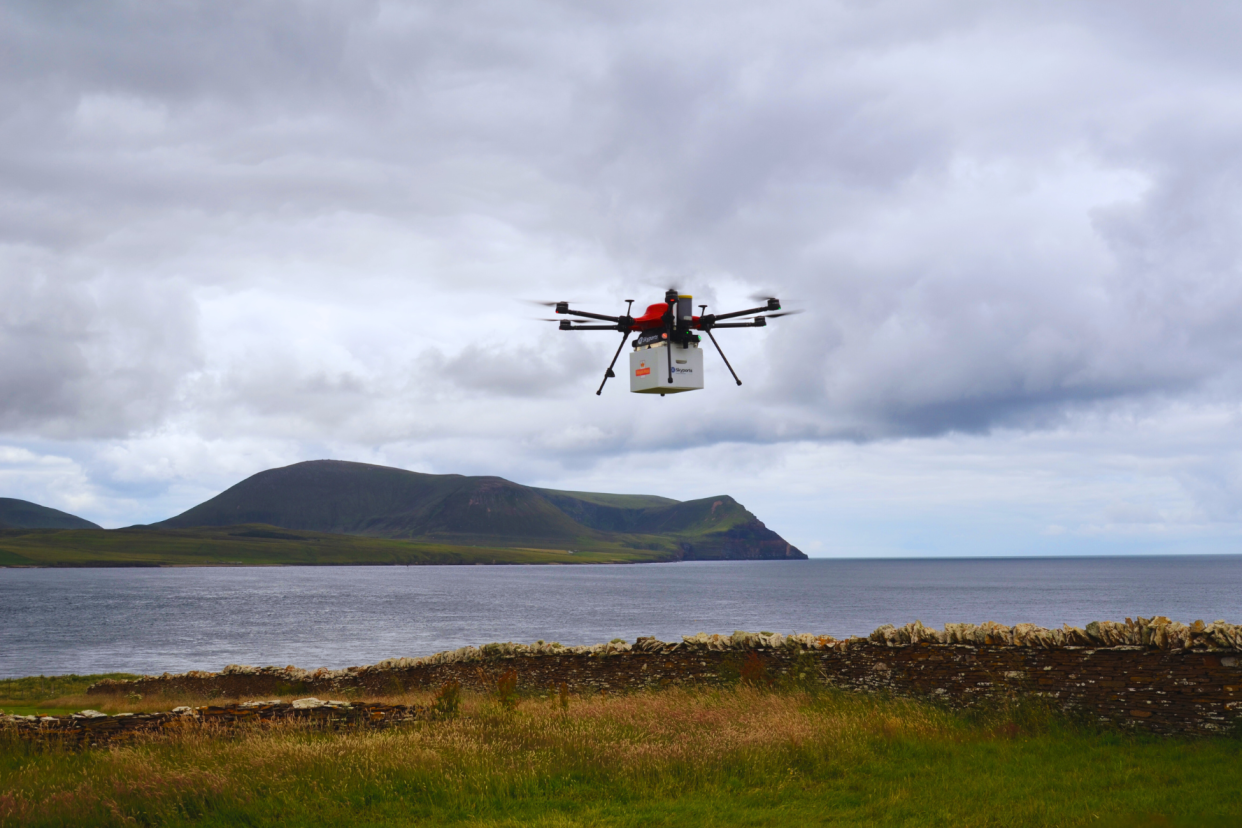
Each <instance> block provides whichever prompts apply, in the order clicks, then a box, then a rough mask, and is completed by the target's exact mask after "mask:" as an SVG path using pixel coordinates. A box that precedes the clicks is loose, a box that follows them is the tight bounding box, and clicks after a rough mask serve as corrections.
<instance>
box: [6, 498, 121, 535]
mask: <svg viewBox="0 0 1242 828" xmlns="http://www.w3.org/2000/svg"><path fill="white" fill-rule="evenodd" d="M99 528H100V526H99V525H98V524H96V523H91V522H90V521H89V520H83V519H82V518H80V517H77V516H76V515H71V514H69V513H68V512H62V511H60V510H59V509H49V508H48V507H47V506H40V505H39V504H38V503H31V502H30V501H29V500H18V499H16V498H12V497H0V529H99Z"/></svg>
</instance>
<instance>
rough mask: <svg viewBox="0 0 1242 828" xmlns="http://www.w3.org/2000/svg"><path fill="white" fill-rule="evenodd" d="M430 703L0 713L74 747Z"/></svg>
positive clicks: (378, 714)
mask: <svg viewBox="0 0 1242 828" xmlns="http://www.w3.org/2000/svg"><path fill="white" fill-rule="evenodd" d="M435 716H436V710H435V708H434V706H432V705H400V704H379V703H375V702H365V703H361V704H351V703H349V702H346V701H321V700H320V699H316V698H306V699H298V700H296V701H293V702H284V701H266V702H264V701H258V702H242V703H239V704H228V705H212V706H207V707H177V708H174V709H173V710H171V711H169V712H166V713H117V714H116V715H113V716H109V715H107V714H106V713H100V712H99V711H98V710H83V711H81V712H78V713H74V714H73V715H71V716H0V727H5V728H10V729H13V730H16V731H17V732H18V734H19V735H21V736H23V737H25V738H27V739H45V740H55V741H59V742H66V743H70V744H75V745H96V746H97V745H105V744H111V743H113V742H118V741H124V740H126V739H130V738H133V737H135V736H137V735H139V734H144V733H169V732H174V731H179V730H186V729H187V728H195V727H197V728H203V727H207V728H212V729H214V730H217V731H219V730H221V729H225V728H229V727H235V726H238V725H243V724H253V723H259V722H267V723H274V722H296V723H298V724H301V725H307V726H312V727H321V728H322V727H331V728H337V727H343V726H346V725H352V726H355V727H359V726H361V727H372V728H374V727H387V726H390V725H393V724H396V723H398V722H407V721H414V720H418V719H430V718H435Z"/></svg>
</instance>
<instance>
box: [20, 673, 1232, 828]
mask: <svg viewBox="0 0 1242 828" xmlns="http://www.w3.org/2000/svg"><path fill="white" fill-rule="evenodd" d="M428 700H430V697H428V698H427V699H423V701H428ZM458 704H459V708H458V713H457V715H456V716H455V717H453V718H450V719H447V720H442V721H436V722H425V723H419V724H416V725H412V726H408V727H402V728H395V729H392V730H386V731H365V730H358V731H338V732H323V731H317V730H312V729H308V728H305V727H300V726H296V725H292V724H279V725H274V726H269V727H255V728H250V729H244V730H240V731H226V732H214V731H212V730H210V729H205V728H200V729H193V730H189V731H186V732H184V733H181V734H177V735H172V736H163V737H152V738H146V739H142V740H140V741H137V742H134V743H132V744H126V745H120V746H116V747H113V748H109V749H104V750H85V751H73V750H67V749H62V748H60V747H57V746H55V745H38V744H31V743H27V742H19V741H16V740H14V739H12V738H7V740H6V741H4V742H3V744H0V825H4V826H8V825H122V824H139V825H163V824H169V825H181V824H195V825H232V824H246V825H268V824H281V825H295V826H296V825H316V826H322V825H330V824H368V825H407V824H415V823H417V824H461V825H477V826H509V825H513V826H517V825H547V826H569V825H661V824H663V825H698V824H703V825H721V824H725V825H728V824H747V825H796V824H806V825H814V824H832V825H910V826H914V825H918V826H923V825H946V826H947V825H953V826H958V825H980V826H982V825H998V826H999V825H1108V824H1117V825H1139V824H1150V825H1153V826H1154V825H1211V824H1221V825H1234V824H1239V823H1242V794H1240V793H1239V787H1238V785H1237V783H1236V779H1237V769H1238V767H1239V766H1240V765H1239V759H1240V758H1242V756H1240V754H1242V750H1240V743H1239V742H1238V741H1234V740H1217V741H1197V742H1191V741H1182V740H1174V739H1159V738H1155V737H1139V736H1133V735H1126V734H1120V733H1113V732H1096V731H1092V730H1089V729H1085V728H1083V727H1081V726H1077V725H1074V724H1071V723H1068V722H1066V721H1065V720H1063V719H1061V718H1059V717H1058V716H1056V715H1054V714H1052V713H1050V712H1048V711H1046V710H1041V709H1039V708H1030V707H1028V706H1022V705H1009V706H1003V707H998V708H996V709H993V710H990V711H985V712H981V713H977V714H973V715H971V716H962V715H959V714H955V713H952V712H949V711H946V710H943V709H939V708H936V707H933V706H929V705H925V704H919V703H914V702H909V701H900V700H885V699H881V698H875V697H868V696H860V695H853V694H844V693H836V692H808V691H804V690H785V691H771V690H767V689H763V688H762V687H760V686H754V685H742V686H739V687H737V688H733V689H728V690H716V691H712V690H697V691H692V690H668V691H663V692H656V693H642V694H634V695H625V696H609V697H601V696H586V697H573V698H572V699H568V698H562V696H561V694H560V693H554V694H550V695H549V696H548V697H547V698H542V699H532V698H524V699H520V700H516V701H513V702H511V701H510V700H509V699H506V698H501V697H499V696H498V695H497V694H491V695H488V696H480V695H464V696H462V697H461V698H460V699H459V701H458Z"/></svg>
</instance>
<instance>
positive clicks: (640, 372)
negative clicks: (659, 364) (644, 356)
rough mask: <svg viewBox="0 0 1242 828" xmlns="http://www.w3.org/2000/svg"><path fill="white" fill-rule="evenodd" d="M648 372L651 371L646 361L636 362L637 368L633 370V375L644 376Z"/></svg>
mask: <svg viewBox="0 0 1242 828" xmlns="http://www.w3.org/2000/svg"><path fill="white" fill-rule="evenodd" d="M650 373H651V369H650V368H648V367H647V363H645V362H640V363H638V370H637V371H635V372H634V376H636V377H645V376H647V375H648V374H650Z"/></svg>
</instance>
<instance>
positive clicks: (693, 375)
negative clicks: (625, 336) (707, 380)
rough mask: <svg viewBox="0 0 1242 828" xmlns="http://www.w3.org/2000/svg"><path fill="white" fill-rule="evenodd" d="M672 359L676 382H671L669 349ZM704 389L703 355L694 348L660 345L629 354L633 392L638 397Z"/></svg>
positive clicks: (631, 388) (660, 343)
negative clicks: (669, 377) (640, 395)
mask: <svg viewBox="0 0 1242 828" xmlns="http://www.w3.org/2000/svg"><path fill="white" fill-rule="evenodd" d="M670 347H671V348H672V356H673V381H672V382H671V383H670V382H669V381H668V374H669V371H668V367H669V366H668V362H669V348H670ZM702 387H703V351H702V350H700V349H699V348H697V347H695V346H694V345H691V346H690V347H688V348H683V347H682V346H680V345H672V346H668V345H665V344H664V343H663V342H657V343H656V344H654V345H648V346H644V347H642V348H639V349H638V350H635V351H632V352H630V390H631V391H633V392H634V393H635V394H676V393H678V392H680V391H697V390H699V389H700V388H702Z"/></svg>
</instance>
